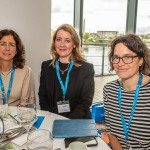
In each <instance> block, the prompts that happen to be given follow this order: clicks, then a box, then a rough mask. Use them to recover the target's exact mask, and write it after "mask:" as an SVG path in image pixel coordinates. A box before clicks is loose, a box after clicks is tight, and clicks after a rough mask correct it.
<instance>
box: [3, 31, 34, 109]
mask: <svg viewBox="0 0 150 150" xmlns="http://www.w3.org/2000/svg"><path fill="white" fill-rule="evenodd" d="M0 96H1V97H2V99H1V101H0V103H4V102H5V101H6V96H7V99H8V104H9V105H15V106H17V105H19V104H23V103H26V102H34V101H35V87H34V81H33V74H32V70H31V68H29V67H28V66H26V65H25V49H24V46H23V43H22V41H21V39H20V37H19V35H18V34H17V33H16V32H15V31H13V30H8V29H3V30H1V31H0Z"/></svg>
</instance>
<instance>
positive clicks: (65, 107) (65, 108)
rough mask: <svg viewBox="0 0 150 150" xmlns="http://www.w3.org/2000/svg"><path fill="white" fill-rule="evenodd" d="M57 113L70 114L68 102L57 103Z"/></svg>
mask: <svg viewBox="0 0 150 150" xmlns="http://www.w3.org/2000/svg"><path fill="white" fill-rule="evenodd" d="M57 108H58V113H64V112H70V105H69V100H67V101H59V102H57Z"/></svg>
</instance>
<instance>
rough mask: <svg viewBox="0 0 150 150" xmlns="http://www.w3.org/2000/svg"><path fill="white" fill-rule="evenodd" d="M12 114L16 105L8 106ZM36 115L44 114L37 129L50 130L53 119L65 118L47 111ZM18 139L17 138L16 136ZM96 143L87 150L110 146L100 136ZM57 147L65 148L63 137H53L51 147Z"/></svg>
mask: <svg viewBox="0 0 150 150" xmlns="http://www.w3.org/2000/svg"><path fill="white" fill-rule="evenodd" d="M10 109H11V111H12V113H13V115H15V114H16V107H10ZM37 116H45V118H44V120H43V122H42V123H41V125H40V127H39V129H47V130H49V131H52V126H53V121H54V120H56V119H67V118H65V117H63V116H61V115H58V114H54V113H51V112H48V111H43V110H37ZM18 139H19V138H18ZM97 142H98V145H97V146H94V147H88V149H87V150H111V148H110V147H109V146H108V145H107V144H106V143H105V142H104V141H103V140H102V139H101V138H100V137H97ZM23 148H26V145H25V144H24V145H23V146H21V147H20V150H22V149H23ZM57 148H61V150H67V148H65V143H64V139H63V138H53V149H54V150H55V149H56V150H57Z"/></svg>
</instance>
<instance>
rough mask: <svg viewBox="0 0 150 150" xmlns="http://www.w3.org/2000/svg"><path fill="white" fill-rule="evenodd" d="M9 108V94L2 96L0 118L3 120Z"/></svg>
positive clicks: (0, 99) (0, 98) (0, 96)
mask: <svg viewBox="0 0 150 150" xmlns="http://www.w3.org/2000/svg"><path fill="white" fill-rule="evenodd" d="M7 108H8V97H7V94H3V95H0V117H1V118H3V117H4V116H5V113H6V111H7Z"/></svg>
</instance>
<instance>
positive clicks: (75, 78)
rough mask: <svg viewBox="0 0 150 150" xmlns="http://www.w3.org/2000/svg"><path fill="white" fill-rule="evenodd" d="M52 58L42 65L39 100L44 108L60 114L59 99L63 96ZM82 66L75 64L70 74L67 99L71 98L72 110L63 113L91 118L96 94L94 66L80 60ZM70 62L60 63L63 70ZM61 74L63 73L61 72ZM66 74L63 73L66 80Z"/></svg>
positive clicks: (73, 116)
mask: <svg viewBox="0 0 150 150" xmlns="http://www.w3.org/2000/svg"><path fill="white" fill-rule="evenodd" d="M50 63H51V60H48V61H44V62H43V63H42V65H41V77H40V87H39V93H38V94H39V102H40V106H41V109H42V110H47V111H50V112H53V113H57V114H58V110H57V101H59V100H60V99H61V98H62V90H61V86H60V83H59V81H58V77H57V74H56V70H55V68H53V67H52V65H50ZM80 64H81V66H79V67H76V66H73V68H72V70H71V72H70V76H69V83H68V89H67V93H66V100H69V103H70V109H71V112H69V113H61V114H60V115H63V116H65V117H68V118H71V119H83V118H85V119H86V118H87V119H88V118H91V114H90V106H91V104H92V101H93V96H94V68H93V65H92V64H90V63H87V62H80ZM67 65H68V64H61V63H59V67H60V69H61V70H65V69H66V68H67ZM60 74H61V73H60ZM66 74H67V72H65V74H61V77H62V80H63V82H65V79H66Z"/></svg>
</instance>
